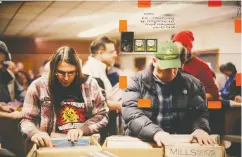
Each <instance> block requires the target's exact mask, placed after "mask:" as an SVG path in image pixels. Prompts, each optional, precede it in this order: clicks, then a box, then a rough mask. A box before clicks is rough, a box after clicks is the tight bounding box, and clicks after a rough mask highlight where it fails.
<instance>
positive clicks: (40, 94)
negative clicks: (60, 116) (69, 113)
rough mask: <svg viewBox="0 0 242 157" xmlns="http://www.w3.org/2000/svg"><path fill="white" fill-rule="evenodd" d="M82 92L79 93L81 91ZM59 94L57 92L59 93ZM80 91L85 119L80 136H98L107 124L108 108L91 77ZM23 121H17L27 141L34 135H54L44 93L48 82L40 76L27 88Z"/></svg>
mask: <svg viewBox="0 0 242 157" xmlns="http://www.w3.org/2000/svg"><path fill="white" fill-rule="evenodd" d="M81 89H82V90H81ZM60 92H61V91H60ZM80 92H82V94H83V98H84V102H85V105H86V108H87V113H88V116H89V117H90V118H89V119H88V120H86V121H85V123H84V125H83V126H81V128H80V129H82V130H83V132H84V135H90V134H94V133H98V132H99V131H100V129H101V128H104V127H105V126H107V123H108V111H109V110H108V107H107V104H106V102H105V98H104V97H103V95H102V93H101V89H100V87H99V86H98V84H97V81H96V80H95V79H93V78H91V77H89V78H88V80H87V81H86V82H85V83H83V84H82V87H81V88H80ZM22 114H23V119H22V120H21V122H20V128H21V132H22V133H23V134H24V135H27V137H28V138H31V137H32V136H33V135H34V134H36V133H38V132H41V131H42V132H47V133H48V134H49V135H50V134H51V132H55V129H56V114H55V109H54V105H53V104H51V102H50V98H49V91H48V80H47V78H46V77H40V78H38V79H37V80H35V81H34V82H33V83H32V84H31V85H30V86H29V88H28V90H27V93H26V97H25V100H24V104H23V109H22Z"/></svg>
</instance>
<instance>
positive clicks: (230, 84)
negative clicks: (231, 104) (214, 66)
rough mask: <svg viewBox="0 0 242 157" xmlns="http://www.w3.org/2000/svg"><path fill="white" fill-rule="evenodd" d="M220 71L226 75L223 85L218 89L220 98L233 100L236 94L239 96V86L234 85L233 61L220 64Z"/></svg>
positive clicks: (234, 70) (234, 69)
mask: <svg viewBox="0 0 242 157" xmlns="http://www.w3.org/2000/svg"><path fill="white" fill-rule="evenodd" d="M220 71H221V73H223V74H224V75H225V76H227V80H226V83H225V85H224V87H223V88H222V89H221V90H220V92H221V98H222V99H224V100H235V97H236V96H241V87H240V86H236V73H237V70H236V67H235V65H234V64H233V63H230V62H229V63H226V64H223V65H221V66H220Z"/></svg>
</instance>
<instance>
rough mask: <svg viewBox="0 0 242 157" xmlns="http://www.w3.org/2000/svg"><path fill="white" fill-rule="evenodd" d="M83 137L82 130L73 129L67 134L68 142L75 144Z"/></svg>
mask: <svg viewBox="0 0 242 157" xmlns="http://www.w3.org/2000/svg"><path fill="white" fill-rule="evenodd" d="M82 135H83V131H82V130H81V129H71V130H69V131H68V133H67V140H69V141H71V142H75V141H77V139H78V138H81V137H82Z"/></svg>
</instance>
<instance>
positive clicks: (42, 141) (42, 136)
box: [31, 132, 53, 147]
mask: <svg viewBox="0 0 242 157" xmlns="http://www.w3.org/2000/svg"><path fill="white" fill-rule="evenodd" d="M31 141H32V142H34V143H36V144H37V146H38V147H53V145H52V142H51V138H50V136H49V135H48V134H47V133H46V132H39V133H36V134H34V135H33V136H32V137H31Z"/></svg>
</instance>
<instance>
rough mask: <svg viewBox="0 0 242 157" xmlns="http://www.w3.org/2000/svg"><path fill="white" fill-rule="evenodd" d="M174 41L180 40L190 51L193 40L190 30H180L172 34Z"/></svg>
mask: <svg viewBox="0 0 242 157" xmlns="http://www.w3.org/2000/svg"><path fill="white" fill-rule="evenodd" d="M172 40H173V41H174V42H175V41H177V42H180V43H181V44H182V45H183V46H185V47H186V48H187V49H188V50H189V51H190V52H191V51H192V47H193V45H192V42H193V41H194V37H193V34H192V32H191V31H181V32H179V33H177V34H175V35H174V37H173V39H172Z"/></svg>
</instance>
